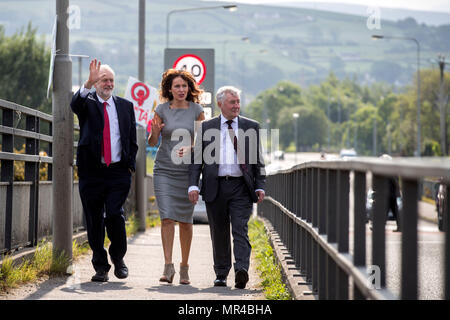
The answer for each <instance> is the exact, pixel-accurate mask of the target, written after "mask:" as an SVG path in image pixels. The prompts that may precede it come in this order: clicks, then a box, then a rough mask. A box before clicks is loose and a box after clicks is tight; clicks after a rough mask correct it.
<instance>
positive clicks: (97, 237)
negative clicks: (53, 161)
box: [79, 162, 131, 272]
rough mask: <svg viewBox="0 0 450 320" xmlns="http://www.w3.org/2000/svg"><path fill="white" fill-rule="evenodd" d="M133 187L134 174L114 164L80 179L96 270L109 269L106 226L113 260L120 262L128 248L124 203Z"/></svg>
mask: <svg viewBox="0 0 450 320" xmlns="http://www.w3.org/2000/svg"><path fill="white" fill-rule="evenodd" d="M130 186H131V173H130V172H129V170H128V168H127V167H126V165H124V164H122V163H120V162H119V163H113V164H110V165H109V167H107V166H106V165H102V167H101V168H100V169H98V170H95V171H94V170H92V171H88V172H83V174H82V175H80V179H79V190H80V198H81V202H82V205H83V211H84V214H85V217H86V227H87V235H88V241H89V245H90V247H91V249H92V252H93V256H92V265H93V266H94V269H95V271H99V270H103V271H107V272H108V271H109V269H110V268H111V265H110V264H109V263H108V257H107V252H106V250H105V248H104V241H105V229H106V232H107V235H108V238H109V239H110V240H111V244H110V246H109V250H108V251H109V255H110V258H111V261H112V262H113V263H116V262H120V261H121V260H122V259H123V257H124V256H125V253H126V251H127V235H126V231H125V215H124V210H123V204H124V203H125V200H126V198H127V196H128V193H129V191H130Z"/></svg>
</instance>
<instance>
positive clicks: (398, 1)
mask: <svg viewBox="0 0 450 320" xmlns="http://www.w3.org/2000/svg"><path fill="white" fill-rule="evenodd" d="M208 1H222V0H208ZM222 2H224V1H222ZM226 2H230V3H234V2H239V3H248V4H276V3H277V2H278V3H279V2H299V3H300V2H322V3H348V4H358V5H363V6H378V7H385V8H401V9H410V10H421V11H437V12H442V11H445V12H450V0H426V1H424V0H395V1H394V0H322V1H314V0H232V1H226Z"/></svg>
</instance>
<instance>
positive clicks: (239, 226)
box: [189, 86, 265, 289]
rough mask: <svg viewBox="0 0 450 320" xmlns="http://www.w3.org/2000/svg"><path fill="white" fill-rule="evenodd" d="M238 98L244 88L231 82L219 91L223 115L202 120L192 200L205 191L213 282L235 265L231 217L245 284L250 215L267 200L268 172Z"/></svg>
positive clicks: (220, 282)
mask: <svg viewBox="0 0 450 320" xmlns="http://www.w3.org/2000/svg"><path fill="white" fill-rule="evenodd" d="M239 97H240V90H239V89H237V88H234V87H231V86H226V87H222V88H220V89H219V90H218V91H217V94H216V99H217V104H218V106H219V108H220V110H221V115H219V116H218V117H215V118H213V119H211V120H208V121H205V122H203V123H202V125H201V132H200V133H199V134H198V135H197V137H196V142H195V147H194V150H193V160H194V161H193V163H192V164H191V165H190V174H189V176H190V177H189V178H190V187H189V199H190V200H191V202H192V203H197V201H198V197H199V194H201V195H202V197H203V200H204V201H205V203H206V211H207V215H208V221H209V225H210V233H211V240H212V245H213V258H214V271H215V273H216V280H215V281H214V286H226V279H227V276H228V273H229V271H230V269H231V242H230V222H231V227H232V234H233V253H234V259H235V263H234V271H235V287H236V288H239V289H244V288H245V286H246V284H247V282H248V268H249V265H250V253H251V245H250V241H249V239H248V220H249V218H250V215H251V213H252V209H253V203H254V202H261V201H262V200H263V199H264V185H265V171H264V160H263V157H262V154H261V152H260V151H261V150H260V141H259V125H258V123H257V122H255V121H253V120H251V119H248V118H244V117H241V116H239V112H240V98H239ZM200 175H202V184H201V188H199V187H198V186H199V179H200Z"/></svg>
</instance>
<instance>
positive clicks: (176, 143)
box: [153, 102, 203, 223]
mask: <svg viewBox="0 0 450 320" xmlns="http://www.w3.org/2000/svg"><path fill="white" fill-rule="evenodd" d="M155 112H156V113H157V114H158V115H159V116H160V117H161V119H162V121H163V123H164V128H163V129H162V130H161V138H162V139H161V144H160V146H159V148H158V151H157V153H156V159H155V166H154V168H153V184H154V190H155V196H156V203H157V205H158V209H159V214H160V218H161V220H163V219H171V220H175V221H178V222H185V223H193V211H194V205H193V204H192V203H191V202H190V201H189V197H188V188H189V164H190V161H191V159H190V155H187V156H186V157H183V158H180V157H178V156H177V155H176V151H177V150H178V149H179V148H180V147H181V146H189V145H191V141H192V140H193V137H194V123H195V121H196V120H197V118H198V116H199V115H200V113H201V112H203V107H202V106H201V105H199V104H196V103H194V102H189V108H187V109H171V108H170V104H169V102H166V103H163V104H160V105H158V106H157V107H156V110H155Z"/></svg>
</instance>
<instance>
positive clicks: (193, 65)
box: [164, 48, 214, 119]
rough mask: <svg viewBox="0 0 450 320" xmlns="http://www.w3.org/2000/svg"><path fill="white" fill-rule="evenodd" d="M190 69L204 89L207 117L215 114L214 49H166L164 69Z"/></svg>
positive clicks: (202, 99)
mask: <svg viewBox="0 0 450 320" xmlns="http://www.w3.org/2000/svg"><path fill="white" fill-rule="evenodd" d="M167 69H177V70H186V71H189V72H190V73H191V74H192V75H193V76H194V78H195V80H196V81H197V84H198V85H199V86H200V87H201V88H202V89H203V90H204V93H203V95H202V96H201V98H200V100H201V104H202V105H203V108H204V110H205V117H206V119H209V118H211V117H212V116H214V99H213V97H214V49H189V48H182V49H173V48H166V49H165V51H164V70H167Z"/></svg>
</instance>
